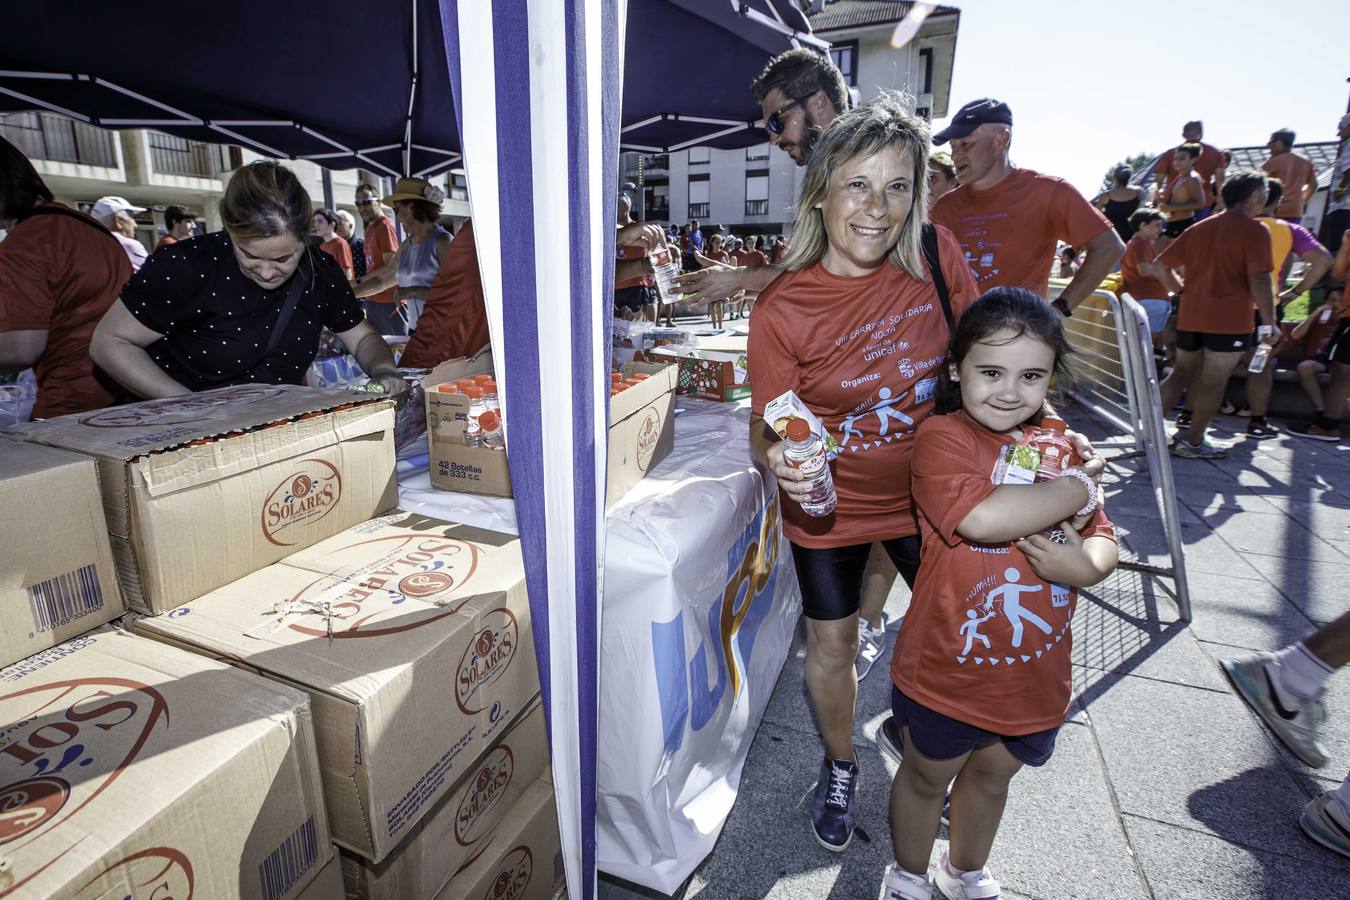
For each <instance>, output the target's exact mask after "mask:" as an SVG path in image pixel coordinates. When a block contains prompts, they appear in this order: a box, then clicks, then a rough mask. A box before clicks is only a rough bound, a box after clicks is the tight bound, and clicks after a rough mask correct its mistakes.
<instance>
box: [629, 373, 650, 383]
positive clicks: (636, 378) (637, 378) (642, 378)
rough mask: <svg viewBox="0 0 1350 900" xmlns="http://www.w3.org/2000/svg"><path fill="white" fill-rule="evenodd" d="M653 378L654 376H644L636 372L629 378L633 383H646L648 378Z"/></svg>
mask: <svg viewBox="0 0 1350 900" xmlns="http://www.w3.org/2000/svg"><path fill="white" fill-rule="evenodd" d="M651 377H652V376H650V375H644V374H643V373H642V372H634V373H633V374H632V375H630V376H629V378H630V379H631V380H633V381H646V380H647V379H648V378H651Z"/></svg>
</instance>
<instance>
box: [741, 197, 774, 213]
mask: <svg viewBox="0 0 1350 900" xmlns="http://www.w3.org/2000/svg"><path fill="white" fill-rule="evenodd" d="M745 214H746V215H747V216H767V215H768V214H769V201H768V200H747V201H745Z"/></svg>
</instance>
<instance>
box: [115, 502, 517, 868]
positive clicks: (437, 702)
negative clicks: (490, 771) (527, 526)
mask: <svg viewBox="0 0 1350 900" xmlns="http://www.w3.org/2000/svg"><path fill="white" fill-rule="evenodd" d="M524 579H525V575H524V568H523V565H522V561H521V555H520V541H519V539H518V538H516V537H513V536H510V535H504V534H497V533H495V532H491V531H484V530H483V529H479V528H471V527H469V526H465V525H451V524H448V523H445V522H440V521H437V520H435V519H429V518H427V517H425V516H419V515H411V514H407V513H395V514H393V515H389V516H384V517H381V518H378V519H375V520H372V521H370V522H366V523H363V524H361V525H358V526H357V527H355V528H352V529H350V530H348V531H346V532H343V533H342V534H340V535H337V536H335V537H332V538H329V539H328V540H326V541H323V542H321V543H319V544H316V545H315V546H313V547H311V548H309V549H308V550H304V551H302V552H300V553H298V554H295V555H294V556H291V557H289V558H288V559H286V560H285V561H284V562H282V563H278V564H277V565H273V566H268V567H267V568H265V569H262V570H261V571H258V572H255V573H254V574H252V575H249V576H248V577H246V578H242V579H240V580H239V581H236V582H234V583H233V584H230V585H227V586H225V587H223V588H220V589H219V590H216V591H212V592H211V593H209V594H207V595H206V596H204V597H199V598H198V599H196V600H193V601H191V602H189V603H187V604H185V605H184V606H182V607H180V608H179V609H177V610H175V611H174V612H173V613H172V614H171V615H168V616H157V617H155V618H147V619H140V620H138V621H137V622H136V623H135V626H134V627H135V628H136V630H137V632H138V633H141V634H144V635H146V636H149V637H154V638H156V639H157V640H163V641H169V642H171V643H174V644H176V645H178V646H180V647H183V648H185V649H189V650H192V651H194V652H198V653H204V654H206V655H209V656H215V657H219V658H222V659H227V660H230V661H234V662H237V663H238V664H240V665H242V666H245V667H247V668H249V669H252V670H254V671H257V672H258V673H260V674H262V675H264V676H266V677H268V678H273V679H276V680H278V681H282V682H284V683H286V684H290V685H294V686H296V687H299V688H301V689H302V690H304V691H306V692H307V693H308V694H309V695H310V699H311V703H312V705H313V709H314V726H315V732H316V734H317V736H318V744H319V765H320V770H321V774H322V776H323V785H324V797H325V799H326V800H327V804H328V818H329V821H330V823H331V827H332V830H333V840H334V842H335V843H337V844H339V845H341V846H343V847H345V848H347V849H348V850H351V851H353V852H355V853H358V854H360V855H361V856H364V857H365V858H367V859H369V860H371V861H372V862H379V861H380V860H381V859H383V858H384V857H385V856H387V855H388V854H389V852H390V851H392V850H393V849H394V847H395V845H397V844H398V842H399V841H401V840H402V839H403V838H404V837H406V836H407V835H408V834H409V832H411V830H412V828H413V826H414V825H416V824H417V822H418V821H419V820H420V819H421V818H422V817H423V816H424V815H425V814H426V812H427V811H428V810H430V809H431V808H432V807H433V806H434V805H435V804H436V801H437V800H439V799H440V798H441V797H443V796H445V795H446V794H447V793H449V791H450V788H451V787H452V786H453V785H454V784H455V782H456V781H458V780H459V778H460V776H461V775H462V774H463V773H464V772H465V771H467V769H468V768H469V766H470V765H471V764H472V762H473V761H474V759H476V758H477V757H478V756H479V754H481V753H482V752H483V751H484V750H485V749H487V748H488V747H490V746H491V745H492V744H493V743H494V742H495V741H496V740H497V739H498V738H499V737H500V736H501V734H502V733H503V732H504V731H505V730H506V728H507V726H508V725H510V723H511V721H512V720H513V719H515V718H516V717H517V716H518V715H520V714H521V713H522V712H523V711H524V710H525V709H526V708H527V707H528V706H529V705H530V702H531V701H532V700H533V699H534V697H535V695H536V694H537V693H538V692H539V674H538V669H537V668H536V665H535V659H534V639H533V634H532V633H531V631H530V610H529V604H528V602H527V600H526V594H525V580H524ZM330 634H331V637H330V636H329V635H330Z"/></svg>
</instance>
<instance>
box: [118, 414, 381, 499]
mask: <svg viewBox="0 0 1350 900" xmlns="http://www.w3.org/2000/svg"><path fill="white" fill-rule="evenodd" d="M393 428H394V408H393V404H392V403H389V402H388V401H385V402H383V403H374V404H361V405H359V406H356V407H354V408H352V409H343V410H338V411H337V412H334V413H332V414H331V415H328V416H322V417H316V418H311V419H301V420H299V421H296V422H286V423H282V424H278V425H276V426H273V427H270V428H264V429H261V430H258V431H250V432H247V433H245V434H240V435H234V436H231V437H228V438H226V439H223V440H218V441H212V442H211V443H208V444H204V445H201V446H196V447H182V448H179V449H176V450H169V451H167V452H163V453H155V454H151V455H150V456H148V457H146V458H144V459H142V460H140V461H138V462H137V463H136V464H135V470H134V471H135V473H136V475H137V476H139V479H140V481H141V482H142V483H144V485H145V489H146V491H147V493H149V494H150V496H151V497H161V496H164V495H165V494H170V493H173V492H174V491H179V490H182V489H183V488H187V487H193V486H195V485H200V484H205V483H208V482H211V481H216V480H218V479H221V478H228V477H230V476H232V475H238V474H240V473H241V472H246V471H250V470H253V469H260V468H262V467H263V466H267V465H270V464H272V463H274V462H280V461H281V460H285V459H291V458H293V457H296V456H301V455H303V454H306V453H312V452H314V451H315V450H318V449H320V448H323V447H330V446H332V445H334V444H337V443H341V442H342V441H348V440H354V439H357V438H361V437H364V436H366V435H370V434H376V435H378V434H382V433H385V432H388V433H390V434H391V435H392V432H393Z"/></svg>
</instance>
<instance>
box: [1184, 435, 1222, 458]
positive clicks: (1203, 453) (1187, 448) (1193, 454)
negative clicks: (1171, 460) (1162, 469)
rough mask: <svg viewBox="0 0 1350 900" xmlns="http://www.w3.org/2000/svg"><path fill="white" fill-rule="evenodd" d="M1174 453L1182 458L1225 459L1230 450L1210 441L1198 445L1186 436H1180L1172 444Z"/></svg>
mask: <svg viewBox="0 0 1350 900" xmlns="http://www.w3.org/2000/svg"><path fill="white" fill-rule="evenodd" d="M1172 455H1173V456H1180V457H1181V458H1182V459H1223V458H1224V457H1226V456H1227V455H1228V451H1227V450H1225V449H1223V448H1222V447H1215V446H1214V445H1213V444H1211V443H1210V442H1209V441H1202V442H1201V443H1200V445H1199V446H1198V447H1197V446H1196V445H1195V444H1192V443H1191V442H1190V441H1188V440H1186V439H1185V438H1178V439H1177V442H1176V443H1174V444H1173V445H1172Z"/></svg>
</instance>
